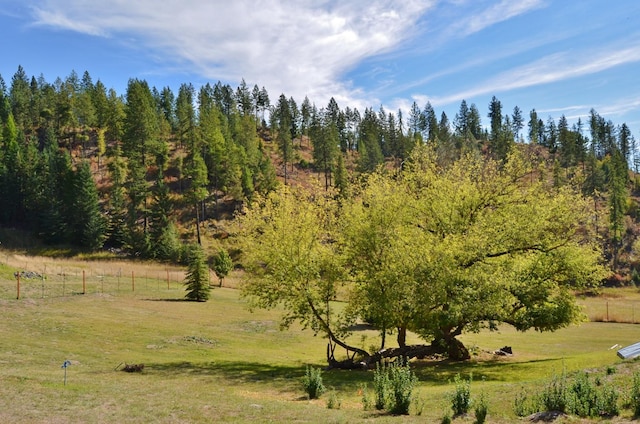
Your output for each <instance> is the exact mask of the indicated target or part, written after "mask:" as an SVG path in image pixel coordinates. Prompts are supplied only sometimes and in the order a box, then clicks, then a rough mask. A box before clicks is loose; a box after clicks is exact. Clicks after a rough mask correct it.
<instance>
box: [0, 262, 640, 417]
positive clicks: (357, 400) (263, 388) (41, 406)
mask: <svg viewBox="0 0 640 424" xmlns="http://www.w3.org/2000/svg"><path fill="white" fill-rule="evenodd" d="M0 261H2V262H3V265H2V266H0V321H1V322H2V324H1V325H0V364H1V366H0V381H1V382H2V384H0V422H3V423H4V422H7V423H9V422H10V423H45V422H46V423H104V422H118V423H139V422H154V423H155V422H158V423H205V422H254V423H262V422H311V423H316V422H318V423H326V422H335V423H342V422H344V423H352V422H374V423H401V422H403V423H404V422H440V419H441V417H442V415H443V412H444V411H445V410H447V409H448V408H449V403H448V400H447V399H448V395H449V394H450V393H451V392H452V390H453V385H452V384H451V380H452V379H453V377H454V376H455V375H456V374H458V373H460V374H461V375H463V376H468V375H469V374H470V373H472V374H473V379H474V382H473V383H472V396H477V395H479V394H480V393H484V394H485V395H486V396H487V398H488V401H489V408H490V410H489V422H492V423H509V422H514V421H517V420H518V418H516V417H515V416H514V414H513V412H512V403H513V399H514V396H515V394H516V393H517V392H518V391H520V390H522V388H523V387H528V388H529V389H530V390H534V391H535V390H536V387H539V386H540V385H542V384H544V382H545V381H547V380H549V378H550V377H551V376H552V375H554V374H559V373H561V372H563V371H567V372H571V371H574V370H580V369H589V370H604V369H607V368H609V369H611V368H615V370H616V372H615V375H614V377H615V378H618V379H620V380H621V381H622V380H623V379H624V378H625V376H626V377H628V376H629V375H630V373H632V372H635V371H636V369H637V370H640V362H636V361H622V360H620V359H618V358H617V356H616V348H612V347H613V346H616V345H618V346H625V345H628V344H631V343H635V342H637V341H640V331H639V329H640V328H639V327H638V326H636V325H632V324H625V323H611V322H608V323H606V322H590V323H585V324H584V325H581V326H576V327H570V328H567V329H564V330H561V331H558V332H556V333H544V334H540V333H533V332H527V333H518V332H515V331H513V330H512V329H510V328H507V327H505V328H501V329H500V331H498V332H494V333H480V334H469V335H465V336H464V337H463V340H464V342H465V343H466V344H467V345H468V346H470V347H471V348H472V351H473V352H474V353H475V355H474V358H473V359H472V360H471V361H470V362H467V363H447V362H434V361H416V362H414V369H415V370H416V373H417V375H418V377H419V379H420V384H419V387H418V389H417V398H418V399H419V401H418V402H417V405H419V406H420V408H421V409H422V411H421V412H422V414H421V415H419V416H418V415H416V413H417V412H418V411H417V410H414V411H413V414H412V415H411V416H408V417H406V416H403V417H393V416H389V415H385V414H383V413H379V412H377V411H365V410H363V407H362V401H361V399H362V395H361V387H362V386H363V385H364V384H368V385H369V386H370V387H371V385H372V380H373V374H372V373H371V372H361V371H331V372H325V373H324V381H325V384H326V385H327V386H328V387H329V388H334V389H335V390H336V393H337V395H338V397H339V398H340V400H341V408H340V409H327V407H326V401H327V395H325V396H324V397H323V398H321V399H320V400H314V401H309V400H307V399H306V397H305V396H304V393H303V391H302V389H301V386H300V378H301V376H302V375H303V374H304V370H305V366H306V365H307V364H311V365H313V366H317V367H321V366H323V365H324V356H325V348H326V344H325V341H324V340H323V339H322V338H320V337H314V336H313V334H311V333H310V332H308V331H302V330H301V329H299V328H293V329H291V330H289V331H286V332H281V331H279V327H278V319H279V312H278V311H255V312H253V313H251V312H249V311H248V310H247V308H246V304H245V303H244V301H243V300H242V299H240V298H239V295H238V291H237V290H236V289H235V288H233V287H235V286H236V285H237V277H232V278H229V279H228V280H226V281H225V285H227V284H228V285H229V286H230V287H223V288H220V289H218V288H216V289H214V290H213V291H212V298H211V300H210V301H209V302H206V303H192V302H185V301H182V297H183V296H184V291H183V290H182V287H181V285H180V282H181V278H182V275H183V274H182V270H180V269H178V268H172V269H168V268H166V267H165V266H163V265H153V264H132V263H127V262H122V263H119V262H115V261H111V262H99V263H96V262H87V261H68V260H59V261H53V260H51V259H42V258H31V257H27V256H19V255H13V254H5V255H4V256H0ZM61 269H62V270H64V271H62V272H60V271H59V270H61ZM27 270H28V271H33V272H38V273H39V274H41V275H44V276H45V278H44V279H43V278H38V276H35V277H33V278H25V279H24V280H23V282H22V296H21V299H19V300H18V299H16V292H15V290H16V280H15V278H14V277H13V273H14V272H16V271H27ZM45 270H46V271H45ZM82 270H84V271H85V273H84V274H85V288H86V289H85V294H84V295H82V294H81V293H82V272H81V271H82ZM116 270H117V271H116ZM131 273H133V278H132V277H131ZM60 274H64V276H63V275H60ZM167 275H169V277H168V278H167ZM118 278H119V281H118ZM132 279H133V280H134V281H133V283H132ZM43 285H44V288H43ZM63 285H64V294H63ZM132 286H133V287H132ZM636 296H637V292H636V291H635V290H629V289H628V290H626V291H617V292H609V293H605V296H603V297H598V298H593V297H592V298H585V299H582V302H584V304H585V307H586V308H587V312H589V311H590V310H591V309H598V308H600V307H601V306H602V304H603V302H605V303H606V302H614V301H618V302H621V301H623V300H624V301H625V302H631V303H633V301H634V300H635V299H636ZM609 308H610V318H611V304H610V305H609ZM598 313H601V312H598ZM412 341H417V340H415V339H414V340H412ZM350 342H351V343H352V344H355V345H358V346H361V347H365V348H369V346H370V345H373V344H375V343H377V336H376V334H375V333H372V332H357V333H355V334H354V335H353V336H352V338H351V340H350ZM505 345H509V346H511V347H512V348H513V351H514V355H513V356H511V357H497V356H494V355H493V354H491V353H490V352H491V351H493V350H496V349H499V348H501V347H502V346H505ZM65 360H68V361H70V363H71V365H70V366H68V368H67V370H66V371H67V376H66V384H65V381H64V371H65V370H64V369H63V368H62V364H63V363H64V361H65ZM125 363H127V364H144V371H143V372H142V373H125V372H122V371H120V369H121V368H122V367H123V365H124V364H125ZM628 419H630V412H629V411H624V412H623V415H622V417H621V418H616V419H614V420H613V422H622V421H625V420H628ZM520 420H522V422H526V419H520ZM564 421H566V422H580V421H579V420H577V419H565V420H564ZM454 422H461V423H463V422H469V423H471V422H473V417H472V416H469V417H463V418H457V419H456V420H455V421H454Z"/></svg>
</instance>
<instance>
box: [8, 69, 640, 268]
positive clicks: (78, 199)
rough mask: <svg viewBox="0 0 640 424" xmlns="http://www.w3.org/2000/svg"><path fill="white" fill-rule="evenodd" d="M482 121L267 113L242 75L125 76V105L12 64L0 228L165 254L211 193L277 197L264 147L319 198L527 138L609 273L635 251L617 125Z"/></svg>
mask: <svg viewBox="0 0 640 424" xmlns="http://www.w3.org/2000/svg"><path fill="white" fill-rule="evenodd" d="M486 118H488V121H487V124H486V125H485V124H484V123H483V119H482V114H481V113H480V111H479V110H478V108H477V106H476V105H475V104H471V105H468V104H467V102H466V101H464V100H463V101H462V102H461V104H460V108H459V111H458V112H457V113H456V115H455V117H454V118H453V120H450V119H449V117H448V116H447V115H446V113H445V112H442V113H440V114H438V113H436V111H435V109H434V108H433V107H432V106H431V104H429V103H427V104H426V105H424V106H423V107H421V106H419V105H418V104H417V103H414V104H413V105H412V107H411V108H410V110H409V112H408V116H403V113H402V111H397V112H395V113H394V112H389V111H386V110H385V109H384V108H383V107H380V108H379V110H377V111H375V110H374V109H373V108H366V109H365V110H364V111H362V112H360V111H359V110H357V109H355V108H353V109H352V108H350V107H346V108H344V109H341V108H340V107H339V105H338V104H337V102H336V101H335V100H334V99H331V100H330V101H329V103H328V104H327V105H326V106H323V107H318V106H316V105H315V104H314V103H313V102H312V101H310V100H309V99H308V98H307V97H305V98H304V100H303V101H302V102H301V103H300V105H298V102H297V101H296V100H295V99H294V98H293V97H287V96H285V95H284V94H282V95H280V96H279V97H278V98H277V100H275V101H274V102H273V103H272V102H271V100H270V97H269V93H268V92H267V90H266V89H265V88H264V87H262V88H259V87H258V86H257V85H254V86H253V88H250V87H249V86H248V85H247V84H246V83H245V81H244V80H243V81H242V82H241V84H240V85H239V86H238V87H237V88H236V89H233V88H232V87H231V86H229V85H225V84H222V83H220V82H218V83H216V84H215V85H210V84H206V85H204V86H202V87H200V88H199V89H198V90H196V89H195V88H194V87H193V85H191V84H182V85H181V86H180V87H179V90H178V92H177V94H175V93H174V92H173V91H172V89H171V88H169V87H164V88H162V89H160V90H159V89H157V88H156V87H149V85H148V83H147V82H146V81H144V80H137V79H132V80H130V81H129V83H128V86H127V91H126V93H125V94H124V95H121V94H118V93H116V92H115V90H113V89H107V88H106V87H105V86H104V84H102V82H101V81H99V80H98V81H96V82H95V83H94V82H93V80H92V78H91V76H90V75H89V73H88V72H85V73H84V74H83V75H82V77H80V76H78V75H77V74H76V73H75V72H71V74H70V75H69V76H68V77H66V78H65V79H64V80H62V79H60V78H57V79H56V80H55V81H54V82H53V83H49V82H47V81H46V80H45V79H44V78H43V77H42V76H41V77H39V78H36V77H30V78H29V77H28V76H27V74H26V72H25V71H24V69H23V68H22V67H18V70H17V72H16V73H15V74H14V75H13V77H12V79H11V81H10V84H9V86H7V84H6V83H5V82H4V80H3V79H2V77H1V76H0V124H1V125H2V128H3V131H2V146H3V149H2V156H1V157H0V201H1V202H2V205H3V208H2V211H0V225H2V226H14V227H22V228H25V229H27V230H31V231H33V232H34V233H36V234H37V235H38V236H39V237H41V238H42V239H43V240H45V241H47V242H51V243H71V244H76V245H79V246H81V247H84V248H89V249H97V248H100V247H102V246H103V245H104V244H105V243H106V244H107V245H108V246H113V247H123V248H125V249H126V250H128V251H129V252H131V253H132V254H135V255H137V256H142V257H155V258H160V259H175V258H176V255H179V253H178V252H179V250H180V247H179V246H180V245H181V242H180V234H179V232H178V225H177V222H176V219H177V214H176V213H175V210H176V209H179V210H180V211H185V210H187V211H190V213H189V214H188V215H187V217H188V219H191V220H193V221H192V222H195V224H196V225H195V230H196V231H195V233H196V237H197V238H199V234H200V231H199V230H200V226H199V223H200V222H201V221H203V220H206V219H208V218H211V217H215V214H216V207H217V205H218V200H219V199H220V198H222V197H227V198H230V199H233V200H235V201H238V202H241V201H244V200H246V199H249V198H251V197H252V196H253V195H254V194H255V193H256V192H257V193H266V192H269V191H270V190H273V189H274V188H275V187H276V185H277V184H278V180H277V178H276V168H275V167H274V163H273V162H272V161H271V160H270V157H269V155H268V154H267V149H266V148H265V146H266V144H265V143H271V144H273V147H275V149H276V150H277V152H278V156H279V158H280V160H281V162H282V167H281V168H280V169H279V171H278V172H279V173H280V175H281V176H282V177H283V179H284V182H285V184H287V183H289V180H290V179H291V170H292V169H294V168H295V167H296V166H297V167H303V166H307V165H309V166H313V167H314V168H315V169H316V170H317V171H318V172H320V173H321V174H322V175H323V176H324V183H325V186H326V187H327V188H329V187H330V186H334V187H336V188H337V189H338V190H340V191H344V190H346V189H347V188H348V185H349V181H351V180H352V179H351V178H350V175H349V172H348V171H347V169H351V170H352V171H355V172H371V171H373V170H375V169H376V168H377V167H379V166H380V165H383V164H386V165H387V166H395V167H401V166H402V164H403V161H404V160H405V159H406V158H407V157H409V154H410V153H411V151H412V150H413V148H414V146H416V145H417V144H422V143H427V144H430V145H431V146H432V147H433V148H434V150H435V151H436V152H437V157H438V158H439V159H438V160H440V161H443V162H453V161H454V160H456V159H458V158H460V157H462V156H463V155H465V154H480V155H489V156H491V157H493V158H494V159H498V160H501V161H505V160H506V159H507V158H508V156H509V153H510V152H511V150H512V149H513V148H514V146H516V145H520V144H524V143H527V144H528V145H529V146H538V148H537V149H532V150H535V151H536V152H544V154H535V155H531V160H535V161H538V162H540V174H541V177H543V176H545V175H547V176H549V173H550V177H552V178H553V181H554V183H555V184H556V185H558V186H560V185H563V184H574V185H576V184H577V185H579V186H580V187H581V189H582V190H583V192H584V194H585V195H587V196H592V197H593V199H594V208H596V209H597V208H598V207H600V209H602V205H603V204H605V205H607V210H606V211H604V212H607V213H606V217H608V221H605V219H604V218H603V220H602V222H603V223H602V228H601V235H602V236H603V237H604V239H605V240H606V241H607V242H606V243H607V246H606V247H607V248H606V251H607V252H608V254H609V256H610V258H611V259H612V260H613V261H614V262H617V260H618V252H619V251H620V250H621V249H622V248H623V247H624V246H626V245H628V244H629V243H630V242H631V241H630V239H629V237H627V236H629V234H628V233H629V232H628V231H627V230H628V228H627V227H628V223H627V221H626V220H625V216H626V215H627V213H628V212H629V211H630V210H632V209H633V208H631V207H630V206H631V204H630V202H629V187H630V186H629V184H628V183H629V177H628V170H629V166H631V167H632V168H633V170H637V168H638V166H640V157H639V156H638V152H637V146H636V142H635V139H634V137H633V136H632V135H631V131H630V129H629V128H628V127H627V125H626V124H622V125H615V124H614V123H612V122H611V121H607V120H606V119H605V118H603V117H601V116H600V115H598V113H597V112H596V111H595V110H592V111H591V114H590V116H589V118H588V122H586V123H583V122H582V120H578V121H577V122H576V123H574V124H572V125H569V123H568V120H567V119H566V117H564V116H561V117H560V119H559V120H558V121H557V122H556V121H555V120H554V119H553V118H552V117H548V118H547V119H546V121H545V120H543V118H542V117H540V116H539V115H538V113H537V112H536V110H535V109H534V110H531V111H530V112H529V116H528V119H527V118H526V117H525V116H524V114H523V112H522V111H521V110H520V109H519V108H518V107H517V106H516V107H514V109H513V111H512V112H511V113H506V112H505V111H503V106H502V104H501V102H500V101H499V100H498V99H497V98H495V97H494V98H493V99H492V100H491V102H490V103H489V105H488V113H487V114H486ZM303 143H311V145H312V148H313V149H312V152H313V163H312V164H307V163H306V162H305V161H304V160H301V159H300V156H299V155H298V154H297V150H298V149H299V147H300V145H301V144H303ZM96 184H98V185H100V187H98V186H97V185H96ZM98 188H99V190H98ZM598 205H600V206H598ZM597 212H599V213H601V212H603V211H602V210H598V211H597ZM183 215H184V214H183ZM605 222H606V223H605ZM625 237H627V239H625Z"/></svg>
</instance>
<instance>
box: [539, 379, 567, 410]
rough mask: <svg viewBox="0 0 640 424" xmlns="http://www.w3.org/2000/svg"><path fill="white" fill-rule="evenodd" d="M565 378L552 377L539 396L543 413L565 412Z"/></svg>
mask: <svg viewBox="0 0 640 424" xmlns="http://www.w3.org/2000/svg"><path fill="white" fill-rule="evenodd" d="M567 397H568V395H567V376H566V374H565V373H564V372H563V373H562V375H561V376H556V375H554V376H553V378H552V379H551V381H550V382H549V384H547V385H546V386H545V387H544V389H543V390H542V393H541V394H540V404H541V406H542V407H543V408H544V410H545V411H558V412H567Z"/></svg>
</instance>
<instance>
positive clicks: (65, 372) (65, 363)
mask: <svg viewBox="0 0 640 424" xmlns="http://www.w3.org/2000/svg"><path fill="white" fill-rule="evenodd" d="M69 365H71V361H69V360H65V361H64V362H63V363H62V367H61V368H64V385H65V386H66V385H67V367H68V366H69Z"/></svg>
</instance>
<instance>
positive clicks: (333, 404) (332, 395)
mask: <svg viewBox="0 0 640 424" xmlns="http://www.w3.org/2000/svg"><path fill="white" fill-rule="evenodd" d="M341 406H342V400H340V397H338V393H337V392H336V390H335V389H331V391H330V392H329V398H328V399H327V409H340V407H341Z"/></svg>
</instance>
